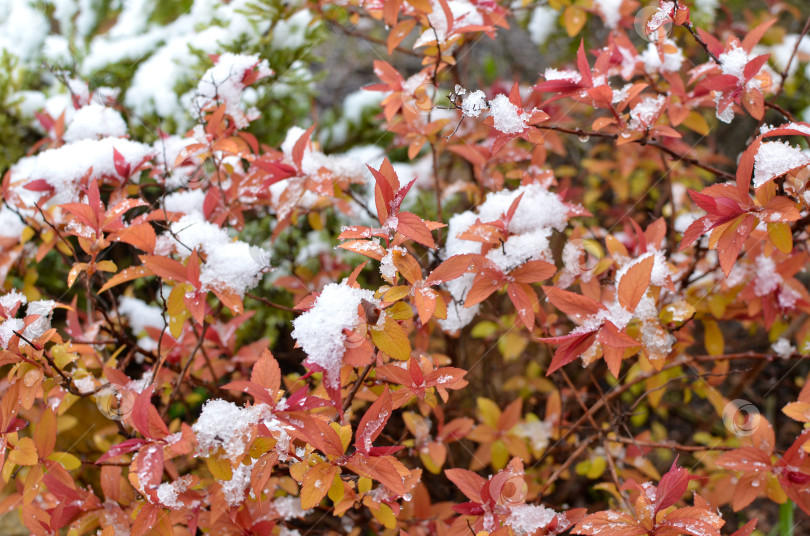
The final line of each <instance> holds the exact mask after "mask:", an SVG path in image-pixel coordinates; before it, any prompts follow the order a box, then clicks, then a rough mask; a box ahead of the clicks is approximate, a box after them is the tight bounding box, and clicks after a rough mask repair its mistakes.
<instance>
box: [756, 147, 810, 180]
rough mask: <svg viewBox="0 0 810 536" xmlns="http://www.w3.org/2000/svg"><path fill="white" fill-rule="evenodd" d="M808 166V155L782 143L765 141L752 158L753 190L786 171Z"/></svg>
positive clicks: (809, 162) (809, 160) (809, 157)
mask: <svg viewBox="0 0 810 536" xmlns="http://www.w3.org/2000/svg"><path fill="white" fill-rule="evenodd" d="M808 164H810V155H808V154H807V153H805V152H803V151H802V150H801V149H800V148H798V147H794V146H792V145H790V144H789V143H788V142H784V141H765V142H762V144H761V145H760V146H759V149H758V150H757V154H756V156H755V157H754V188H759V187H760V186H762V185H763V184H765V183H766V182H768V181H769V180H771V179H775V178H776V177H778V176H780V175H783V174H785V173H787V172H788V171H790V170H792V169H795V168H798V167H802V166H806V165H808Z"/></svg>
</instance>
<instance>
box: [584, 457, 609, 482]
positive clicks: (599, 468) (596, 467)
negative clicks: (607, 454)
mask: <svg viewBox="0 0 810 536" xmlns="http://www.w3.org/2000/svg"><path fill="white" fill-rule="evenodd" d="M605 469H607V460H605V458H604V457H602V456H598V457H596V458H594V459H593V460H591V466H590V467H589V468H588V471H587V472H586V473H585V476H586V477H588V478H590V479H591V480H596V479H597V478H599V477H601V476H602V474H603V473H604V472H605Z"/></svg>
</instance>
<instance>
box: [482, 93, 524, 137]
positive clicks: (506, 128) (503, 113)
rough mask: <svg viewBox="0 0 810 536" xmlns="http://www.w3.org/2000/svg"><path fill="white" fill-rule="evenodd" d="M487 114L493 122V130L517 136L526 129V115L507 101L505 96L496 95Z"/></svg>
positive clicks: (507, 98)
mask: <svg viewBox="0 0 810 536" xmlns="http://www.w3.org/2000/svg"><path fill="white" fill-rule="evenodd" d="M489 113H490V114H491V115H492V119H493V120H494V123H493V126H494V127H495V130H498V131H499V132H503V133H504V134H518V133H520V132H523V130H524V129H525V128H526V126H527V124H526V120H527V119H528V118H529V117H528V114H526V113H525V112H523V110H522V109H520V108H518V107H517V106H515V105H514V104H512V102H511V101H510V100H509V97H507V96H506V95H503V94H501V95H498V96H496V97H495V98H494V99H492V101H490V103H489Z"/></svg>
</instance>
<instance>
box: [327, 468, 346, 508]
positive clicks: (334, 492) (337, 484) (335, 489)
mask: <svg viewBox="0 0 810 536" xmlns="http://www.w3.org/2000/svg"><path fill="white" fill-rule="evenodd" d="M345 493H346V490H345V489H344V488H343V479H342V478H340V473H337V474H336V475H335V479H334V480H332V486H331V487H330V488H329V493H328V496H329V499H330V500H331V501H332V502H333V503H339V502H340V501H341V499H343V495H344V494H345Z"/></svg>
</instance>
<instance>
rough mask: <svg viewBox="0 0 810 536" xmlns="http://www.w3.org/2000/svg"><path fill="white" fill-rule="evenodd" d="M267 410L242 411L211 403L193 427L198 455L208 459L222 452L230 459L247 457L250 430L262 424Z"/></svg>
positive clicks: (220, 402)
mask: <svg viewBox="0 0 810 536" xmlns="http://www.w3.org/2000/svg"><path fill="white" fill-rule="evenodd" d="M265 409H266V407H262V406H249V407H246V408H245V407H239V406H237V405H236V404H234V403H233V402H228V401H227V400H220V399H211V400H209V401H208V402H206V403H205V405H204V406H203V409H202V413H201V414H200V418H199V419H197V422H196V423H194V425H193V426H192V427H191V429H192V431H193V432H194V433H195V434H196V435H197V445H198V447H197V452H198V453H199V454H200V455H202V456H208V455H209V454H210V453H211V452H212V451H215V450H217V449H220V448H221V449H223V450H224V451H225V453H226V454H227V456H228V458H231V459H234V458H238V457H239V456H241V455H242V454H244V453H245V450H246V449H247V442H248V441H249V440H250V435H251V430H250V429H251V427H252V426H253V425H255V424H256V423H258V422H259V420H260V419H261V417H262V413H263V412H264V411H265Z"/></svg>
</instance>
